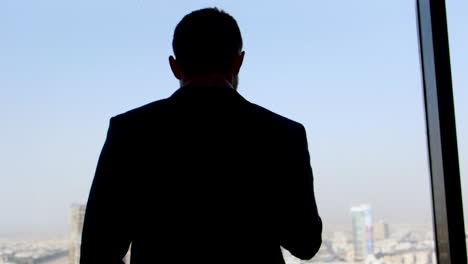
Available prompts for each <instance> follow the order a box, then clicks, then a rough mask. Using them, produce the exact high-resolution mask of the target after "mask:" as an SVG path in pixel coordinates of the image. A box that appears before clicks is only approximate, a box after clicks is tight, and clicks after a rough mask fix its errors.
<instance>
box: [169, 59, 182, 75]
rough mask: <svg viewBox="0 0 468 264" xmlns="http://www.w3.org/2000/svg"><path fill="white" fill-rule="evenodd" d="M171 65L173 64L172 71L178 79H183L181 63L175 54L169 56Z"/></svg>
mask: <svg viewBox="0 0 468 264" xmlns="http://www.w3.org/2000/svg"><path fill="white" fill-rule="evenodd" d="M169 65H170V66H171V70H172V73H173V74H174V77H176V79H177V80H180V79H182V72H181V70H180V66H179V63H178V62H177V60H176V59H175V58H174V57H173V56H169Z"/></svg>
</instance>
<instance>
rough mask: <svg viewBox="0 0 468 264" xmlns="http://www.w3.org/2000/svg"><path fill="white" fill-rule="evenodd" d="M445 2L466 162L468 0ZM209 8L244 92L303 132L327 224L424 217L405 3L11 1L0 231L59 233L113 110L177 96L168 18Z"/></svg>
mask: <svg viewBox="0 0 468 264" xmlns="http://www.w3.org/2000/svg"><path fill="white" fill-rule="evenodd" d="M447 4H448V11H449V23H450V25H449V26H450V38H451V39H450V40H451V45H452V65H453V76H454V85H455V95H456V99H455V101H456V106H457V118H458V129H459V140H460V154H461V166H462V170H463V171H466V170H467V169H468V168H466V164H468V160H467V154H468V153H467V151H466V149H467V147H468V143H467V140H466V135H467V130H468V117H467V115H466V113H467V112H468V109H467V106H466V104H465V103H464V102H467V98H468V92H467V90H466V86H467V83H468V80H467V77H466V76H467V75H466V69H467V63H466V62H467V60H468V53H467V52H466V50H465V49H464V48H463V47H467V46H468V43H467V37H466V33H467V32H466V28H467V19H466V18H465V17H466V13H467V7H468V4H467V3H466V1H462V0H451V1H447ZM213 6H217V7H219V8H221V9H224V10H225V11H227V12H229V13H230V14H231V15H233V16H234V17H235V18H236V19H237V21H238V23H239V26H240V28H241V32H242V35H243V38H244V49H245V51H246V58H245V62H244V67H243V68H242V70H241V74H240V86H239V92H240V93H241V94H242V95H244V96H245V97H246V98H247V99H249V100H251V101H253V102H255V103H258V104H260V105H263V106H265V107H267V108H269V109H271V110H273V111H275V112H277V113H280V114H282V115H285V116H287V117H290V118H292V119H295V120H297V121H299V122H302V123H303V124H304V125H305V126H306V128H307V133H308V137H309V145H310V146H309V147H310V153H311V162H312V167H313V170H314V175H315V187H316V196H317V201H318V206H319V210H320V213H321V214H322V216H323V218H324V221H325V225H327V223H330V224H336V223H338V224H348V223H349V224H350V221H351V220H350V217H349V207H350V206H352V205H356V204H360V203H363V202H366V203H370V204H371V205H372V207H373V211H374V218H384V219H386V220H388V221H389V222H390V223H430V222H431V211H430V192H429V175H428V169H427V152H426V138H425V123H424V115H423V114H424V112H423V101H422V96H423V95H422V87H421V74H420V66H419V55H418V39H417V28H416V13H415V4H414V1H408V0H395V1H375V0H355V1H347V0H346V1H345V0H341V1H335V0H333V1H310V0H303V1H271V0H269V1H246V0H243V1H239V0H236V1H214V0H213V1H159V0H158V1H152V0H151V1H150V0H138V1H137V0H112V1H111V0H102V1H91V0H82V1H63V0H44V1H34V0H29V1H26V0H24V1H21V0H6V1H5V0H4V1H1V2H0V39H1V41H0V89H1V90H0V123H1V124H2V125H1V127H2V129H1V130H0V146H1V147H0V160H1V163H0V178H1V185H0V212H1V217H0V234H5V233H12V232H51V231H54V232H55V231H66V230H67V228H68V222H69V219H68V217H69V206H70V205H71V203H73V202H85V201H86V199H87V194H88V191H89V186H90V184H91V180H92V177H93V173H94V169H95V166H96V161H97V158H98V155H99V152H100V149H101V147H102V144H103V142H104V139H105V135H106V132H107V126H108V120H109V118H110V117H112V116H114V115H116V114H119V113H121V112H124V111H127V110H129V109H131V108H134V107H137V106H140V105H143V104H146V103H148V102H151V101H153V100H157V99H160V98H164V97H167V96H169V95H170V94H171V93H172V92H174V91H175V90H176V89H177V87H178V82H177V81H176V80H175V79H174V78H173V76H172V74H171V72H170V69H169V66H168V62H167V58H168V56H169V55H171V54H172V49H171V41H172V33H173V30H174V27H175V25H176V24H177V23H178V22H179V21H180V19H181V18H182V17H183V16H184V15H185V14H187V13H188V12H190V11H192V10H195V9H199V8H203V7H213ZM463 73H465V74H463ZM465 186H466V188H465V189H467V188H468V182H467V183H466V184H465ZM467 195H468V194H467ZM286 213H290V214H291V216H292V217H293V216H294V212H286Z"/></svg>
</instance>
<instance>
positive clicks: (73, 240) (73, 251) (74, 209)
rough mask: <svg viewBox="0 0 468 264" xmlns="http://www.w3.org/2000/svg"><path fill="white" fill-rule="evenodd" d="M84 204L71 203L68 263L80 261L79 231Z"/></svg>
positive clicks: (77, 263) (81, 226) (80, 231)
mask: <svg viewBox="0 0 468 264" xmlns="http://www.w3.org/2000/svg"><path fill="white" fill-rule="evenodd" d="M85 209H86V206H85V205H83V204H72V206H71V225H70V244H69V251H68V252H69V253H68V258H69V264H79V263H80V247H81V233H82V232H83V220H84V215H85Z"/></svg>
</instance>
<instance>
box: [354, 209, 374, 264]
mask: <svg viewBox="0 0 468 264" xmlns="http://www.w3.org/2000/svg"><path fill="white" fill-rule="evenodd" d="M351 217H352V224H353V226H352V228H353V245H354V258H355V259H356V260H357V261H362V260H365V259H366V258H367V256H368V255H372V254H373V253H374V239H373V228H372V211H371V207H370V206H369V205H366V204H363V205H360V206H355V207H351Z"/></svg>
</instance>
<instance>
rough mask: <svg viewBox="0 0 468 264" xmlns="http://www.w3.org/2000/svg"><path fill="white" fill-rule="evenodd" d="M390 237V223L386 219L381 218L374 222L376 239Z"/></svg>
mask: <svg viewBox="0 0 468 264" xmlns="http://www.w3.org/2000/svg"><path fill="white" fill-rule="evenodd" d="M389 237H390V230H389V227H388V224H387V223H386V222H385V221H384V220H379V221H377V222H375V224H374V239H375V240H382V239H387V238H389Z"/></svg>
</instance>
